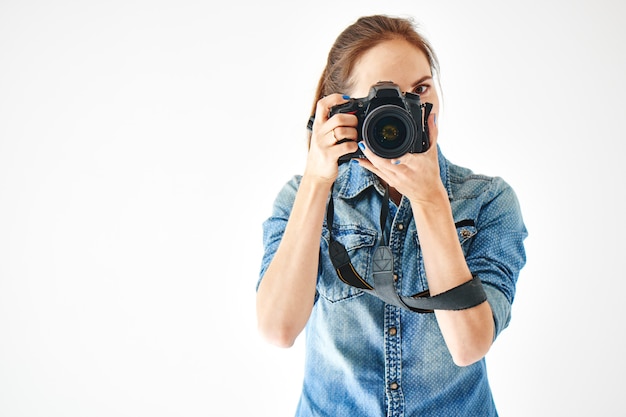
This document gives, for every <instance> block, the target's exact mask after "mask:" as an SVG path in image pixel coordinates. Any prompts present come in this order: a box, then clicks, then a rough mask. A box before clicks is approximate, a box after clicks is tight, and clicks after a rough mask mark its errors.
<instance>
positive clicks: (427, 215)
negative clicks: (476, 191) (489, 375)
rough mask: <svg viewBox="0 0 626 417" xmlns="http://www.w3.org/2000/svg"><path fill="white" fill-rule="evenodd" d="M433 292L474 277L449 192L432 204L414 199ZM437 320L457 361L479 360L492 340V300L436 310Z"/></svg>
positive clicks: (423, 253)
mask: <svg viewBox="0 0 626 417" xmlns="http://www.w3.org/2000/svg"><path fill="white" fill-rule="evenodd" d="M411 204H412V208H413V214H414V217H415V221H416V226H417V230H418V233H419V237H420V246H421V248H422V255H423V259H424V267H425V269H426V276H427V280H428V286H429V290H430V293H431V295H435V294H439V293H441V292H444V291H447V290H449V289H451V288H454V287H456V286H458V285H460V284H463V283H464V282H467V281H469V280H470V279H472V275H471V272H470V270H469V268H468V266H467V263H466V262H465V257H464V254H463V251H462V249H461V245H460V243H459V239H458V236H457V233H456V227H455V225H454V218H453V217H452V211H451V208H450V204H449V203H448V200H447V195H445V194H444V193H442V194H441V196H440V197H438V198H437V199H435V200H432V201H430V202H429V203H426V204H425V203H423V202H419V203H418V202H416V203H414V202H411ZM435 315H436V317H437V322H438V324H439V327H440V329H441V332H442V334H443V336H444V339H445V341H446V344H447V346H448V349H449V351H450V353H451V354H452V357H453V358H454V361H455V363H457V364H458V365H469V364H471V363H474V362H476V361H477V360H480V359H481V358H482V357H483V356H484V355H485V354H486V353H487V351H488V350H489V348H490V346H491V343H492V341H493V332H494V323H493V316H492V312H491V308H490V306H489V303H487V302H483V303H482V304H480V305H478V306H475V307H472V308H469V309H465V310H459V311H449V310H436V311H435Z"/></svg>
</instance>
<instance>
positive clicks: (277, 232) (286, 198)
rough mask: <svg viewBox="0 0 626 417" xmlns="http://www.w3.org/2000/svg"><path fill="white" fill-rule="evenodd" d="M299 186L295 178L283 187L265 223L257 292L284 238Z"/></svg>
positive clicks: (297, 177)
mask: <svg viewBox="0 0 626 417" xmlns="http://www.w3.org/2000/svg"><path fill="white" fill-rule="evenodd" d="M299 184H300V177H299V176H294V177H293V178H292V179H291V180H290V181H289V182H287V183H286V184H285V185H284V186H283V188H282V190H281V191H280V192H279V193H278V195H277V196H276V199H275V200H274V205H273V207H272V214H271V215H270V217H269V218H268V219H267V220H265V221H264V222H263V258H262V260H261V271H260V273H259V279H258V281H257V284H256V289H257V290H258V288H259V285H260V284H261V280H262V279H263V275H264V274H265V271H266V270H267V268H268V267H269V265H270V263H271V262H272V259H273V258H274V254H275V253H276V250H277V249H278V245H280V241H281V240H282V238H283V234H284V232H285V228H286V227H287V221H288V220H289V215H290V214H291V210H292V208H293V203H294V201H295V199H296V193H297V191H298V186H299Z"/></svg>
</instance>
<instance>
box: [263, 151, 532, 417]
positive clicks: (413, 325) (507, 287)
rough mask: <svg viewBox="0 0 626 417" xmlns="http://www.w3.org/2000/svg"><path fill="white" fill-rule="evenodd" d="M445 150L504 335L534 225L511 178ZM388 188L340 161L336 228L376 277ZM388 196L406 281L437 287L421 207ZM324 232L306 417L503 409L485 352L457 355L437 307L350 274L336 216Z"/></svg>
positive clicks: (302, 411)
mask: <svg viewBox="0 0 626 417" xmlns="http://www.w3.org/2000/svg"><path fill="white" fill-rule="evenodd" d="M438 152H439V165H440V172H441V180H442V181H443V184H444V185H445V187H446V189H447V191H448V196H449V199H450V204H451V206H452V213H453V217H454V221H455V222H456V223H457V225H458V227H457V232H458V237H459V241H460V244H461V247H462V249H463V252H464V254H465V258H466V262H467V265H468V266H469V269H470V271H471V272H472V274H474V275H477V276H478V277H479V278H480V280H481V281H482V283H483V287H484V289H485V292H486V294H487V299H488V302H489V304H490V306H491V309H492V311H493V320H494V328H495V335H496V336H497V335H498V334H499V333H500V332H501V331H502V330H503V329H504V328H505V327H507V325H508V324H509V320H510V312H511V304H512V302H513V298H514V296H515V285H516V282H517V278H518V275H519V271H520V269H521V268H522V267H523V266H524V264H525V262H526V256H525V250H524V246H523V241H524V239H525V237H526V235H527V232H526V228H525V226H524V222H523V220H522V215H521V211H520V207H519V204H518V201H517V197H516V195H515V193H514V191H513V189H512V188H511V187H510V186H509V185H508V184H507V183H506V182H505V181H503V180H502V179H501V178H498V177H487V176H484V175H477V174H474V173H472V171H470V170H469V169H466V168H462V167H459V166H457V165H453V164H452V163H450V162H449V161H447V160H446V159H445V158H444V157H443V155H442V154H441V150H440V149H438ZM300 178H301V177H300V176H295V177H294V178H293V179H292V180H291V181H289V182H288V183H287V184H286V185H285V187H284V188H283V189H282V190H281V191H280V193H279V194H278V197H277V198H276V200H275V203H274V209H273V213H272V215H271V217H270V218H269V219H267V220H266V221H265V222H264V224H263V232H264V233H263V239H264V248H265V252H264V256H263V260H262V266H261V273H260V276H261V279H262V277H263V274H264V273H265V271H266V269H267V267H268V265H269V263H270V262H271V260H272V258H273V256H274V254H275V253H276V249H277V248H278V245H279V243H280V240H281V237H282V235H283V232H284V230H285V226H286V224H287V220H288V218H289V214H290V212H291V208H292V205H293V202H294V199H295V195H296V192H297V190H298V185H299V183H300ZM382 196H383V188H382V186H381V185H380V183H379V181H378V179H377V178H376V176H375V175H373V174H371V173H370V172H368V171H367V170H365V169H363V168H361V167H360V166H359V165H358V164H354V163H347V164H342V165H341V166H340V169H339V176H338V178H337V180H336V183H335V187H334V192H333V195H332V198H333V199H334V204H335V216H334V222H333V237H334V238H335V239H336V240H338V241H339V242H340V243H342V244H343V245H344V246H345V247H346V249H347V250H348V253H349V255H350V258H351V261H352V264H353V265H354V266H355V268H356V269H357V272H358V273H359V274H360V275H361V276H362V277H363V278H365V279H366V280H367V281H368V282H369V283H370V284H371V282H372V281H371V263H372V256H373V253H374V251H375V249H376V248H377V246H378V245H379V242H380V234H381V230H380V225H379V222H380V210H381V204H382V203H383V200H384V199H383V197H382ZM388 204H389V210H390V211H389V216H388V221H387V225H386V226H385V227H386V228H387V231H388V236H389V246H390V247H391V250H392V252H393V255H394V273H395V275H394V278H395V277H397V279H396V289H397V291H398V292H399V294H401V295H406V296H410V295H414V294H417V293H419V292H421V291H424V290H426V289H427V288H428V286H427V280H426V274H425V270H424V264H423V259H422V252H421V248H420V240H419V236H418V233H417V230H416V228H415V222H414V219H413V213H412V211H411V206H410V203H409V201H408V199H406V198H402V200H401V202H400V205H399V206H396V205H395V204H394V203H393V202H389V203H388ZM468 220H470V221H468ZM322 230H323V232H322V236H321V239H320V264H319V274H318V281H317V293H316V300H315V305H314V307H313V310H312V313H311V316H310V318H309V321H308V323H307V326H306V340H305V346H306V347H305V349H306V353H305V373H304V383H303V387H302V394H301V397H300V401H299V404H298V409H297V411H296V416H299V417H305V416H306V417H308V416H333V417H342V416H349V417H354V416H359V417H361V416H372V417H373V416H376V417H381V416H407V417H408V416H425V417H426V416H443V417H450V416H455V417H456V416H480V417H489V416H497V411H496V407H495V403H494V400H493V398H492V394H491V389H490V387H489V382H488V379H487V370H486V365H485V359H484V358H483V359H482V360H480V361H478V362H476V363H474V364H472V365H469V366H466V367H460V366H457V365H455V364H454V362H453V361H452V357H451V355H450V353H449V351H448V349H447V347H446V344H445V342H444V339H443V337H442V334H441V331H440V329H439V326H438V324H437V320H436V318H435V315H434V314H432V313H426V314H423V313H414V312H411V311H409V310H406V309H401V308H398V307H395V306H393V305H389V304H385V303H384V302H383V301H381V300H380V299H378V298H377V297H375V296H373V295H371V294H367V293H364V292H362V291H361V290H359V289H358V288H355V287H351V286H348V285H347V284H345V283H343V282H341V281H340V280H339V278H338V277H337V274H336V272H335V269H334V268H333V266H332V264H331V261H330V259H329V256H328V244H329V231H328V229H327V227H326V223H325V222H324V227H323V229H322ZM293 273H297V271H293ZM259 283H260V280H259ZM285 296H289V295H288V294H286V295H285Z"/></svg>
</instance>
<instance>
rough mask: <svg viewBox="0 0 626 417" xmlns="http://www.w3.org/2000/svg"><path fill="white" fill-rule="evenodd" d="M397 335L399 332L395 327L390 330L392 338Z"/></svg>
mask: <svg viewBox="0 0 626 417" xmlns="http://www.w3.org/2000/svg"><path fill="white" fill-rule="evenodd" d="M396 333H398V330H396V328H395V327H392V328H391V329H389V335H390V336H395V335H396Z"/></svg>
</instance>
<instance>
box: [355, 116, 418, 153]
mask: <svg viewBox="0 0 626 417" xmlns="http://www.w3.org/2000/svg"><path fill="white" fill-rule="evenodd" d="M416 131H417V128H416V127H415V122H414V121H413V118H412V117H411V115H410V114H409V113H408V112H407V111H406V110H405V109H403V108H402V107H399V106H395V105H384V106H380V107H377V108H376V109H374V110H373V111H372V112H371V113H370V114H369V115H368V116H367V117H366V118H365V121H364V122H363V140H364V141H365V143H366V145H367V146H368V147H369V148H370V149H371V150H372V152H374V153H375V154H376V155H378V156H380V157H383V158H387V159H392V158H398V157H400V156H402V155H404V154H405V153H407V152H408V151H409V150H410V149H411V145H412V143H413V140H414V138H415V137H416Z"/></svg>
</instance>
